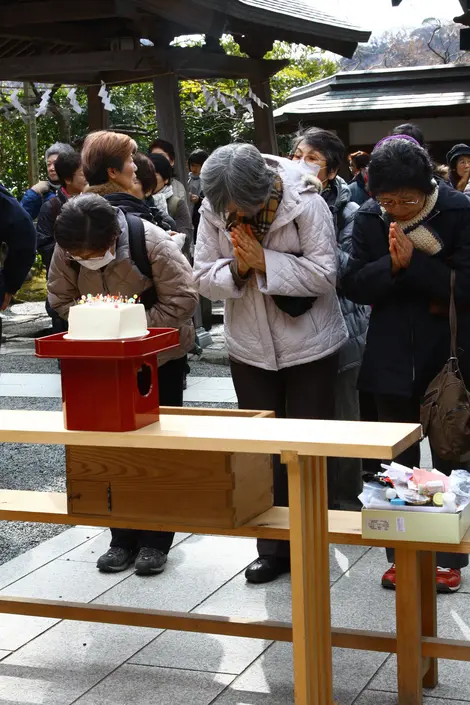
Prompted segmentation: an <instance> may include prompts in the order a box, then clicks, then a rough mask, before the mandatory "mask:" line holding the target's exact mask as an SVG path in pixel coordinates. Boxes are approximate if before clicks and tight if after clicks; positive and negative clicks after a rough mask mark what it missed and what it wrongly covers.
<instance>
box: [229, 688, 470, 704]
mask: <svg viewBox="0 0 470 705" xmlns="http://www.w3.org/2000/svg"><path fill="white" fill-rule="evenodd" d="M216 702H217V701H216ZM378 703H380V705H399V703H398V697H397V696H396V695H395V694H391V693H383V692H379V691H377V690H365V691H364V692H363V693H362V695H361V696H360V697H359V698H358V699H357V700H356V703H355V705H377V704H378ZM423 703H424V705H468V700H443V699H442V698H424V699H423Z"/></svg>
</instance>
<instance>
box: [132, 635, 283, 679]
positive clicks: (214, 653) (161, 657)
mask: <svg viewBox="0 0 470 705" xmlns="http://www.w3.org/2000/svg"><path fill="white" fill-rule="evenodd" d="M270 644H271V642H269V641H262V640H260V639H242V638H239V637H233V636H218V635H216V634H191V633H189V632H169V631H168V632H165V633H164V634H162V635H161V636H159V637H157V638H156V639H155V640H154V641H152V643H151V644H149V645H148V646H146V647H145V648H144V649H142V651H140V652H139V653H138V654H136V655H135V656H134V657H133V658H132V659H131V661H130V662H131V663H133V664H140V665H143V666H160V667H165V668H181V669H185V670H192V671H208V672H213V673H231V674H234V675H238V674H239V673H241V672H242V671H244V670H245V669H246V668H247V667H248V666H249V665H250V664H251V663H253V661H255V660H256V659H257V658H258V657H259V656H260V655H261V654H262V653H263V652H264V651H265V650H266V649H267V647H268V646H269V645H270Z"/></svg>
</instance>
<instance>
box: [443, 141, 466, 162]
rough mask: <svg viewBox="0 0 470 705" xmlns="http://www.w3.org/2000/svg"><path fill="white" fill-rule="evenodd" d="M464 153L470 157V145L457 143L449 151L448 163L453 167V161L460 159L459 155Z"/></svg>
mask: <svg viewBox="0 0 470 705" xmlns="http://www.w3.org/2000/svg"><path fill="white" fill-rule="evenodd" d="M464 155H466V156H469V157H470V147H469V146H468V144H464V143H463V142H461V143H460V144H456V145H455V146H454V147H452V149H451V150H450V151H449V152H447V155H446V159H447V164H448V165H449V166H450V167H451V166H452V163H453V162H454V161H455V160H456V159H458V157H462V156H464Z"/></svg>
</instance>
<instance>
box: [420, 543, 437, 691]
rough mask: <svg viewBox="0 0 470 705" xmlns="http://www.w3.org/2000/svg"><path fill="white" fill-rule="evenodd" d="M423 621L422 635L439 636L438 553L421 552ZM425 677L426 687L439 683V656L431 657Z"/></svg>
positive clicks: (424, 684)
mask: <svg viewBox="0 0 470 705" xmlns="http://www.w3.org/2000/svg"><path fill="white" fill-rule="evenodd" d="M421 623H422V635H423V636H431V637H437V592H436V554H435V553H432V552H431V551H426V552H424V551H423V552H422V553H421ZM429 662H430V663H429V667H428V670H427V671H426V673H425V674H424V677H423V687H424V688H435V687H436V685H437V683H438V662H437V658H430V659H429Z"/></svg>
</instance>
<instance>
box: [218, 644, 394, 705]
mask: <svg viewBox="0 0 470 705" xmlns="http://www.w3.org/2000/svg"><path fill="white" fill-rule="evenodd" d="M385 659H386V654H378V653H372V652H367V651H351V650H350V649H334V651H333V670H334V695H335V699H336V700H337V701H338V703H339V705H351V703H353V702H354V700H355V699H356V698H357V696H358V695H359V693H361V692H362V690H363V689H364V688H365V686H366V685H367V683H368V682H369V680H370V678H371V676H372V674H373V673H374V672H375V671H377V669H378V668H379V667H380V666H381V664H382V663H383V661H384V660H385ZM248 703H249V705H294V682H293V673H292V645H291V644H280V643H275V644H273V646H271V647H270V648H269V649H268V650H267V651H266V652H265V654H264V655H263V656H262V657H261V658H259V659H258V660H257V661H256V662H255V663H254V664H253V665H252V666H250V667H249V668H248V669H247V670H246V671H245V672H244V673H243V674H242V675H241V676H239V677H238V678H236V679H235V680H234V681H233V683H232V684H231V685H230V687H229V688H228V689H227V691H226V692H225V693H223V694H222V695H220V696H219V697H218V698H217V699H216V700H215V703H214V705H247V704H248ZM375 705H377V703H375Z"/></svg>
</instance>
